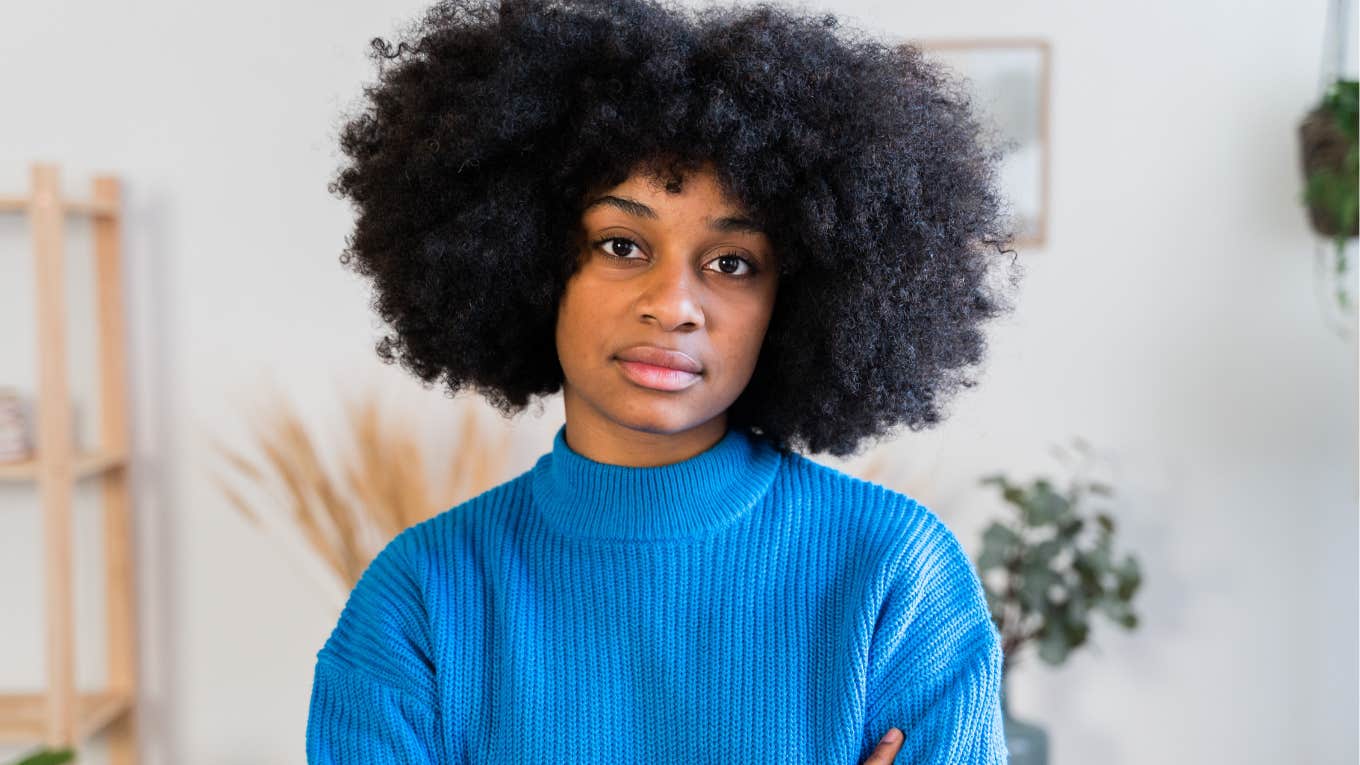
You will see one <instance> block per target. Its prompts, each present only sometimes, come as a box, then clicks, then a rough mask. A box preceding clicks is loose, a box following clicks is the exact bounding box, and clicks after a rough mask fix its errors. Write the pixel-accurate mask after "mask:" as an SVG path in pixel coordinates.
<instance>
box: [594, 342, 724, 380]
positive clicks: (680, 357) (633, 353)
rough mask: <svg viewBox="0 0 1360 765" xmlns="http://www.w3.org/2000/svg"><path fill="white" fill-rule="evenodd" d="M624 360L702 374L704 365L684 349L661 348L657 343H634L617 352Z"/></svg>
mask: <svg viewBox="0 0 1360 765" xmlns="http://www.w3.org/2000/svg"><path fill="white" fill-rule="evenodd" d="M615 356H617V357H618V358H619V359H620V360H622V361H636V362H640V363H642V364H646V365H648V366H653V367H662V368H663V369H673V370H679V371H681V372H689V373H691V374H696V375H697V374H701V373H702V372H703V371H704V367H703V365H702V364H700V363H699V362H698V361H695V360H694V357H693V356H690V355H689V354H687V353H684V352H683V351H676V350H672V349H670V348H661V347H658V346H655V345H634V346H631V347H628V348H624V349H623V350H621V351H619V352H618V353H617V354H615Z"/></svg>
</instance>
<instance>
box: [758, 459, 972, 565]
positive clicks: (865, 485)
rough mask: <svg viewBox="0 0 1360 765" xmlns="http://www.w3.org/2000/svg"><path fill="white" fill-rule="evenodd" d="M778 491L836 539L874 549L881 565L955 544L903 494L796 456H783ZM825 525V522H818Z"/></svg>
mask: <svg viewBox="0 0 1360 765" xmlns="http://www.w3.org/2000/svg"><path fill="white" fill-rule="evenodd" d="M780 478H781V480H780V482H779V485H780V491H781V492H782V493H783V499H784V501H785V502H788V503H791V504H793V505H795V506H798V507H801V508H803V509H804V511H805V512H808V513H812V514H816V515H819V516H826V517H827V518H829V519H831V520H832V521H833V522H834V523H835V524H836V525H837V526H838V529H837V531H839V533H840V534H842V535H847V534H848V535H850V536H851V537H853V538H861V541H863V542H864V543H865V544H868V545H870V546H871V547H874V548H878V549H879V552H880V553H881V555H882V557H884V558H888V559H890V560H887V561H885V565H888V566H895V565H901V564H902V563H905V562H906V561H903V560H901V558H903V557H910V556H911V555H914V554H919V553H920V552H921V551H922V550H924V549H929V548H933V547H935V546H937V545H941V544H946V545H948V544H956V545H957V544H958V539H957V538H956V537H955V536H954V534H953V532H952V531H950V529H949V527H948V526H947V525H946V524H945V523H944V521H943V520H941V519H940V517H939V516H938V515H936V514H935V512H934V511H933V510H931V509H930V508H929V507H927V506H926V505H924V504H922V503H921V502H920V501H918V500H917V499H916V498H915V497H912V496H911V495H909V494H906V493H905V492H902V491H898V490H896V489H893V488H890V487H887V486H884V485H882V484H880V483H877V482H874V481H870V480H867V479H864V478H860V477H858V476H855V475H851V474H849V473H846V472H845V471H843V470H840V469H838V468H835V467H832V466H830V465H825V464H823V463H820V462H817V461H815V460H813V459H811V458H809V457H807V456H805V455H802V454H799V453H797V452H792V451H790V452H786V453H785V456H784V461H783V464H782V466H781V475H780ZM822 520H825V519H822Z"/></svg>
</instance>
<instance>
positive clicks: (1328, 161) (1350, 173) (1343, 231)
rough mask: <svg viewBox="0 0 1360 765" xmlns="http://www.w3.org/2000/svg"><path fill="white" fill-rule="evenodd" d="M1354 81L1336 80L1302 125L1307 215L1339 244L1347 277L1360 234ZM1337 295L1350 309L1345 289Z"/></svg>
mask: <svg viewBox="0 0 1360 765" xmlns="http://www.w3.org/2000/svg"><path fill="white" fill-rule="evenodd" d="M1358 91H1360V83H1357V81H1356V80H1348V79H1337V80H1335V81H1334V82H1333V83H1332V84H1331V86H1330V87H1329V88H1328V89H1327V91H1326V92H1325V93H1324V94H1323V96H1322V101H1321V102H1320V103H1318V104H1317V105H1316V106H1315V107H1314V108H1313V109H1312V111H1310V112H1308V115H1307V116H1306V117H1304V119H1303V121H1302V122H1301V123H1300V124H1299V146H1300V152H1299V155H1300V160H1301V162H1302V165H1303V177H1304V189H1303V193H1302V201H1303V203H1304V205H1305V206H1306V207H1307V208H1308V219H1309V222H1310V224H1311V225H1312V228H1313V230H1314V231H1315V232H1317V233H1318V234H1319V235H1320V236H1325V237H1328V238H1330V239H1331V240H1332V242H1333V243H1334V245H1335V248H1336V267H1335V270H1336V274H1337V275H1338V276H1344V275H1345V273H1346V270H1347V268H1348V266H1347V264H1346V242H1347V240H1349V239H1353V238H1355V237H1356V236H1357V235H1358V234H1360V191H1358V190H1357V185H1358V184H1360V179H1357V174H1360V151H1358V150H1360V139H1357V127H1356V120H1357V109H1356V101H1357V92H1358ZM1337 299H1338V301H1339V302H1340V303H1341V307H1342V308H1343V309H1346V308H1349V306H1348V300H1347V297H1346V293H1345V291H1344V290H1338V292H1337Z"/></svg>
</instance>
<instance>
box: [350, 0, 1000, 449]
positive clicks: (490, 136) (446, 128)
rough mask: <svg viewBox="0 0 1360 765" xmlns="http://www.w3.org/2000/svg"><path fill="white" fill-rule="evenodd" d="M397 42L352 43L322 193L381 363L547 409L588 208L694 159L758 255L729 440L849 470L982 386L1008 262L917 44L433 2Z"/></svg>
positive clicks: (576, 10)
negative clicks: (997, 266) (331, 204)
mask: <svg viewBox="0 0 1360 765" xmlns="http://www.w3.org/2000/svg"><path fill="white" fill-rule="evenodd" d="M403 34H404V35H405V36H406V38H407V39H403V40H400V41H399V42H398V43H397V44H396V45H395V46H393V45H392V44H391V43H390V42H388V41H385V40H383V38H381V37H378V38H374V39H373V40H372V42H371V48H372V50H371V51H370V53H369V55H370V57H371V58H373V60H374V61H375V63H376V65H377V68H378V78H377V81H376V83H374V84H371V85H368V86H366V87H365V88H364V91H363V94H364V97H365V100H364V103H363V108H362V110H361V112H360V113H358V114H357V115H347V116H346V117H345V121H344V124H343V126H342V127H341V129H340V145H341V147H342V149H343V151H344V153H345V155H346V157H347V158H348V160H349V161H348V163H347V164H346V165H345V166H343V167H341V168H340V169H339V171H338V172H337V175H336V176H335V177H334V179H333V180H332V181H331V183H330V186H329V190H330V191H331V193H333V194H338V195H340V196H342V197H347V198H348V199H350V200H351V201H352V203H353V205H354V207H355V210H356V212H357V218H356V222H355V228H354V231H353V232H352V233H351V235H350V236H349V237H347V239H346V248H345V251H344V253H343V254H342V255H341V258H340V260H341V262H342V263H343V264H345V265H346V266H348V267H350V268H351V269H353V270H354V271H355V272H356V273H358V274H360V275H362V276H364V277H368V278H370V279H372V282H373V308H374V310H375V311H376V312H377V313H378V314H379V315H380V316H381V318H382V319H383V321H384V322H386V323H387V325H388V326H389V327H390V330H391V331H390V333H387V334H385V336H384V337H382V339H381V340H380V341H379V342H378V344H377V348H376V350H377V352H378V355H379V357H380V358H382V359H383V361H384V362H386V363H389V364H391V363H394V362H400V363H401V365H402V366H403V367H404V368H405V369H407V370H408V371H410V372H411V373H412V374H414V375H416V376H417V377H418V378H419V379H420V380H422V381H423V382H424V383H425V384H426V385H427V386H428V385H429V384H431V383H432V382H433V381H435V380H436V379H437V378H441V377H442V378H443V380H444V383H445V384H446V386H447V388H448V390H449V391H450V394H451V395H456V394H457V393H458V392H459V391H460V390H462V389H464V388H472V389H474V390H476V391H478V392H480V393H481V394H483V395H484V396H485V397H486V398H487V399H488V401H490V403H491V404H492V405H494V406H495V407H496V408H497V409H499V410H501V411H502V412H503V413H504V414H507V415H513V414H515V413H518V412H519V411H522V410H523V409H524V408H525V407H526V406H527V405H528V404H529V402H530V399H531V397H533V396H535V395H539V396H546V395H549V394H552V393H556V392H558V391H560V390H561V387H562V383H563V373H562V367H561V365H560V364H559V362H558V358H557V352H556V346H555V341H554V325H555V321H556V313H557V304H558V299H559V297H560V296H561V294H562V292H563V289H564V287H565V284H566V281H567V279H568V278H569V277H570V276H571V274H572V273H573V272H574V269H575V267H576V265H577V263H578V255H579V250H578V245H577V244H576V238H577V237H576V230H577V229H578V228H579V221H580V217H581V206H582V203H583V201H584V200H585V199H586V198H587V194H588V193H589V192H592V191H596V190H600V189H604V188H608V187H611V186H613V185H616V184H618V183H621V182H623V181H624V180H625V179H627V178H628V177H629V175H630V173H631V172H633V171H635V170H636V169H637V168H640V167H646V168H649V169H650V171H651V172H652V173H653V174H657V175H660V174H663V173H664V174H667V176H666V177H670V178H673V179H674V180H672V181H671V186H672V187H673V188H674V187H675V186H676V185H677V184H679V183H680V182H681V181H682V179H683V177H684V174H685V172H686V171H687V170H688V169H692V168H696V167H699V166H700V165H702V164H709V165H710V166H712V167H713V168H714V169H715V174H716V175H717V176H718V181H719V183H720V184H721V185H722V187H723V189H724V191H726V192H727V193H729V194H730V195H731V198H733V199H735V200H738V201H739V202H740V203H742V204H743V205H745V207H746V210H747V211H748V213H749V214H750V216H751V217H753V218H755V219H756V220H757V221H758V222H759V223H761V224H762V225H763V226H764V228H765V230H766V232H768V236H769V239H770V243H771V245H772V246H773V248H774V250H775V252H776V253H777V254H778V256H779V257H778V260H779V269H780V274H779V290H778V293H777V297H776V302H775V306H774V308H773V314H772V316H771V319H770V324H769V327H768V329H767V332H766V335H765V339H764V341H763V344H762V346H761V351H760V356H759V359H758V361H757V365H756V369H755V372H754V373H753V375H752V378H751V381H750V382H749V384H748V385H747V387H746V389H745V390H744V391H743V392H742V394H741V395H740V396H739V397H738V398H737V400H736V401H735V402H734V403H733V404H732V406H731V408H730V409H729V410H728V422H729V424H730V426H732V427H739V428H745V429H747V430H749V431H751V432H753V433H755V434H759V435H763V436H765V437H767V438H769V439H770V440H771V441H772V442H773V443H774V444H775V445H776V446H777V447H778V448H780V449H782V450H789V449H799V450H801V451H806V452H830V453H831V454H834V455H837V456H846V455H849V454H853V453H855V452H857V451H858V450H859V448H860V446H861V442H862V441H863V440H864V439H866V438H869V437H878V436H881V435H883V434H884V433H886V432H888V431H889V430H890V429H892V428H894V427H895V426H897V425H899V424H905V425H906V426H908V427H909V428H910V429H911V430H914V431H915V430H920V429H922V428H926V427H929V426H932V425H934V424H936V423H937V422H939V421H940V420H941V417H942V412H941V408H942V406H943V405H944V404H945V403H946V402H947V399H948V398H949V397H950V396H951V395H952V394H953V393H954V392H955V391H956V390H957V389H958V388H959V387H960V386H963V387H971V386H973V385H975V384H976V381H975V380H972V379H970V378H969V377H968V368H969V367H970V366H972V365H976V364H978V363H979V362H980V361H981V360H982V358H983V357H984V349H985V339H984V335H983V333H982V330H981V325H982V323H983V322H985V321H986V320H988V319H991V318H993V317H996V316H999V315H1001V314H1002V313H1003V312H1005V311H1008V310H1010V306H1009V305H1007V304H1006V302H1005V296H1004V294H1002V293H1000V292H997V291H995V288H994V285H993V284H992V283H991V282H992V280H991V279H989V276H990V275H991V274H992V273H993V269H992V265H993V262H994V261H997V260H1006V259H1005V258H998V257H997V255H999V254H1005V253H1012V254H1013V251H1012V250H1007V249H1003V246H1004V245H1006V244H1008V243H1010V242H1011V241H1012V238H1013V235H1012V232H1010V231H1008V230H1007V229H1006V228H1005V226H1006V225H1007V223H1006V219H1005V216H1004V213H1003V209H1002V208H1003V206H1004V201H1003V199H1002V197H1001V195H1000V193H999V191H998V189H997V187H996V180H995V179H996V176H997V161H998V159H999V156H1000V154H999V151H998V150H997V149H996V148H995V147H994V146H993V145H992V144H991V142H989V141H988V140H986V139H987V137H988V134H987V131H986V130H985V129H984V127H983V125H982V124H980V122H981V121H980V120H979V119H978V118H977V116H976V115H975V114H974V113H973V111H972V109H971V106H970V103H969V97H968V95H967V93H966V92H965V91H964V90H963V89H962V88H961V87H960V85H959V83H958V82H957V81H956V80H955V79H954V78H952V77H951V76H950V74H949V72H948V70H946V69H944V68H943V67H942V66H941V65H940V64H938V63H937V62H935V61H933V60H931V59H928V58H926V57H925V56H924V55H923V53H922V52H921V50H920V49H919V48H918V47H916V46H913V45H910V44H905V43H904V44H888V43H884V42H880V41H878V40H875V39H872V38H869V37H866V36H863V35H860V34H853V33H848V32H847V31H846V29H845V28H844V27H842V26H841V25H840V23H839V21H838V20H837V18H836V17H835V16H834V15H831V14H811V15H809V14H805V13H803V12H802V11H797V10H794V9H791V8H787V7H779V6H775V5H771V4H768V3H761V4H758V5H753V6H748V7H744V8H743V7H717V6H715V7H709V8H703V9H690V10H685V9H682V8H679V7H676V6H674V5H667V4H664V3H662V2H657V1H656V0H500V1H499V2H495V1H494V0H492V1H487V0H481V1H479V0H451V1H449V2H440V3H438V4H437V5H434V6H433V7H431V8H429V10H428V11H427V12H426V13H425V14H424V15H423V16H422V17H421V18H420V19H419V20H418V21H417V22H415V23H413V24H412V25H411V26H410V28H408V29H407V30H406V31H405V32H404V33H403ZM989 248H990V249H991V250H992V251H989ZM1009 260H1010V264H1009V265H1010V266H1011V275H1012V276H1011V279H1010V280H1009V283H1010V284H1011V285H1012V286H1013V285H1014V284H1015V282H1016V277H1015V269H1016V268H1017V266H1016V265H1015V263H1014V259H1013V258H1010V259H1009Z"/></svg>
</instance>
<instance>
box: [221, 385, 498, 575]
mask: <svg viewBox="0 0 1360 765" xmlns="http://www.w3.org/2000/svg"><path fill="white" fill-rule="evenodd" d="M265 406H266V411H265V414H264V415H263V416H257V417H256V418H255V421H254V422H252V423H250V426H251V429H252V431H253V434H254V435H253V438H254V442H255V445H256V447H257V448H258V450H259V451H260V452H261V453H262V455H263V459H262V460H261V461H260V462H256V461H254V460H252V459H251V458H250V457H248V456H246V455H245V454H243V453H241V452H239V451H237V450H235V449H232V448H230V447H227V446H226V445H224V444H223V443H222V442H221V441H219V440H217V439H213V447H214V450H215V451H216V452H217V453H218V454H219V455H220V456H221V457H222V458H223V459H224V461H225V466H226V467H227V468H229V471H228V472H231V473H234V474H235V478H236V479H237V480H241V479H244V481H245V482H246V483H247V484H249V485H251V486H252V487H253V488H254V489H255V490H256V493H263V495H264V496H265V497H267V499H265V500H263V501H262V502H260V503H258V504H256V505H255V506H252V504H251V503H250V501H248V500H247V499H246V494H245V493H244V492H242V491H240V490H238V489H237V488H236V487H235V486H234V485H233V483H232V481H231V479H229V478H228V477H227V475H225V474H223V473H220V472H219V473H215V474H214V476H213V480H214V482H215V483H216V484H217V486H218V487H219V488H220V489H221V491H222V492H223V494H224V496H225V497H226V498H227V501H228V502H229V503H230V504H231V505H232V506H233V507H235V508H236V509H237V510H238V511H239V512H241V514H242V515H244V516H245V517H246V519H247V520H249V521H250V522H251V523H252V524H255V525H256V526H260V527H263V526H265V525H266V521H265V516H266V515H270V516H271V519H272V520H278V518H279V516H280V515H281V516H283V518H282V522H283V523H284V524H285V525H288V526H291V527H292V528H293V529H294V530H295V531H296V532H297V533H298V535H299V536H300V537H301V538H302V539H303V540H304V541H305V543H306V545H307V547H308V548H310V550H311V552H312V553H313V554H315V555H316V556H317V557H318V558H320V560H321V561H322V562H323V563H324V564H325V567H326V568H327V569H328V570H329V571H330V572H332V573H334V575H335V577H336V578H337V580H338V582H339V583H340V584H341V585H342V586H343V588H344V591H348V590H350V589H352V588H353V587H354V585H355V584H356V583H357V582H358V580H359V575H360V574H362V573H363V571H364V569H365V568H367V566H368V564H369V563H370V562H372V560H373V558H374V556H376V555H377V554H378V552H379V551H380V550H381V549H382V547H383V546H384V545H386V544H387V542H389V541H390V540H391V539H392V538H393V537H395V536H396V535H397V534H398V533H400V532H401V531H402V530H403V529H405V528H407V527H409V526H411V525H414V524H416V523H418V522H420V521H422V520H425V519H427V518H430V517H432V516H433V515H435V514H437V513H439V512H442V511H444V510H446V509H448V508H450V507H452V506H453V505H456V504H458V503H459V502H461V501H462V500H464V499H466V498H468V497H471V496H474V495H476V494H478V493H480V492H482V491H484V490H486V489H488V488H490V487H492V486H494V485H496V484H497V483H500V482H501V481H503V480H505V477H506V476H505V466H506V462H507V459H508V449H509V443H510V439H509V435H510V434H509V431H508V430H505V431H502V432H501V433H500V435H499V437H497V438H494V439H492V438H488V437H487V434H484V433H483V432H482V428H481V426H480V425H479V418H478V416H477V413H476V412H475V411H474V410H473V409H472V407H470V406H467V405H465V406H463V407H462V409H461V412H460V419H461V424H460V426H459V428H458V430H459V436H458V440H457V442H456V444H455V446H454V448H453V449H452V454H451V456H450V459H449V462H448V465H447V470H445V471H441V472H442V476H443V480H442V481H434V480H432V478H431V477H430V474H429V472H428V471H427V470H426V467H425V466H426V464H427V462H428V460H427V459H426V456H425V454H424V451H423V449H422V447H421V444H420V440H419V438H418V434H417V430H418V429H417V428H416V427H413V426H412V425H411V424H409V422H408V421H407V420H406V419H405V418H401V417H397V416H394V415H392V414H390V413H385V412H383V411H382V407H381V406H380V405H379V402H378V398H377V396H376V395H375V394H374V393H373V392H372V391H371V390H370V391H369V392H368V393H367V394H365V395H363V396H360V397H357V398H354V399H350V400H348V401H347V402H346V403H345V405H344V411H345V414H346V420H347V422H348V426H349V434H350V441H351V443H350V445H349V449H348V450H347V451H346V453H345V454H344V455H343V458H342V463H341V465H340V467H339V469H338V473H339V476H338V477H337V476H336V475H334V473H335V472H336V471H332V470H328V469H327V468H326V466H325V464H324V462H323V460H322V457H321V455H322V450H321V448H320V447H319V446H318V444H324V443H326V442H327V441H326V439H321V438H318V437H314V436H313V435H312V434H311V433H310V432H309V431H308V429H307V427H306V425H305V424H304V423H303V420H302V418H301V416H300V415H298V414H297V413H296V412H295V411H293V410H292V409H291V408H290V406H289V405H288V404H286V403H284V401H283V400H282V398H281V397H279V396H277V395H275V396H273V397H272V398H271V399H270V400H269V402H267V403H266V405H265Z"/></svg>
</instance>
